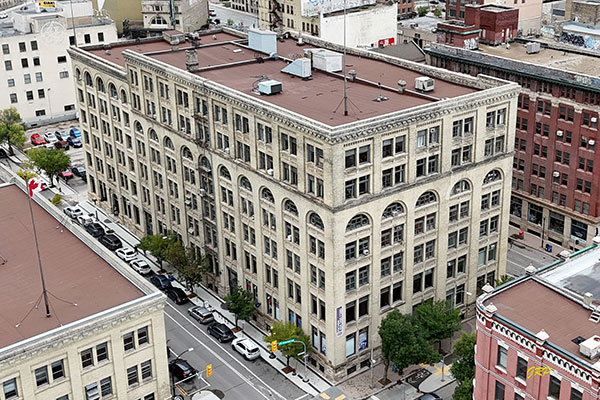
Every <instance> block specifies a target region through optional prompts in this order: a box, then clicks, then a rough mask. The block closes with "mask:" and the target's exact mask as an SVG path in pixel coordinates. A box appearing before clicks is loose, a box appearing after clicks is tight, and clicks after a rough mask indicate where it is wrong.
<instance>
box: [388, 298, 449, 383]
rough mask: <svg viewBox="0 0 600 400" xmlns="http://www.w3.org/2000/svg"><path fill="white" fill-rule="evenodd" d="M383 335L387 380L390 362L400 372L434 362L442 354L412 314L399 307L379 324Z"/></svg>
mask: <svg viewBox="0 0 600 400" xmlns="http://www.w3.org/2000/svg"><path fill="white" fill-rule="evenodd" d="M379 336H380V337H381V355H382V357H383V365H384V375H383V380H384V382H387V381H388V379H387V375H388V369H389V367H390V364H394V365H396V368H398V372H399V373H400V374H402V371H403V370H404V369H405V368H406V367H408V366H410V365H414V364H420V363H430V364H431V363H434V362H436V361H438V360H439V358H440V355H439V354H438V353H437V352H436V351H435V350H434V349H433V347H432V346H431V344H430V343H429V342H428V341H427V338H426V337H425V336H424V334H423V328H422V327H421V326H420V325H419V324H418V322H417V320H416V319H415V318H414V317H413V316H412V315H406V314H402V313H400V311H398V310H397V309H394V310H392V311H390V312H389V313H388V314H387V315H386V316H385V318H384V319H383V320H382V321H381V325H380V326H379Z"/></svg>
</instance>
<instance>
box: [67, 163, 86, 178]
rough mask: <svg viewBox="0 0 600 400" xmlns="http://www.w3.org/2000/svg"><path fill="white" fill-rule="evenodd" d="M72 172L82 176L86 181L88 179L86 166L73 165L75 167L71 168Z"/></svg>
mask: <svg viewBox="0 0 600 400" xmlns="http://www.w3.org/2000/svg"><path fill="white" fill-rule="evenodd" d="M71 172H72V173H73V175H75V176H78V177H80V178H82V179H83V180H84V181H85V180H86V170H85V167H82V166H81V165H79V166H76V167H73V168H71Z"/></svg>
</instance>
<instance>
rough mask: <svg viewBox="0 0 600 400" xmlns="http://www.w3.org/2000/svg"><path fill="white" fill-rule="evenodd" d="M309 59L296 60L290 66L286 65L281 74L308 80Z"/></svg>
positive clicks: (309, 74) (309, 72)
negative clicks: (284, 73)
mask: <svg viewBox="0 0 600 400" xmlns="http://www.w3.org/2000/svg"><path fill="white" fill-rule="evenodd" d="M310 64H311V63H310V59H309V58H304V57H303V58H297V59H295V60H294V61H293V62H292V63H291V64H289V65H287V66H286V67H285V68H284V69H282V70H281V72H287V73H288V74H290V75H294V76H299V77H300V78H302V79H308V78H310V77H311V76H312V71H311V65H310Z"/></svg>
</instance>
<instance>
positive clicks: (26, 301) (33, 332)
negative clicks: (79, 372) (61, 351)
mask: <svg viewBox="0 0 600 400" xmlns="http://www.w3.org/2000/svg"><path fill="white" fill-rule="evenodd" d="M27 203H28V200H27V195H26V194H25V193H24V192H23V191H22V190H21V189H19V188H18V187H17V186H16V185H14V184H7V185H4V186H0V226H2V229H0V256H1V257H0V293H2V301H1V302H0V349H1V348H3V347H6V346H9V345H11V344H15V343H18V342H20V341H23V340H25V339H28V338H32V337H34V336H37V335H39V334H42V333H44V332H47V331H50V330H52V329H55V328H59V327H60V326H62V325H66V324H69V323H71V322H74V321H78V320H81V319H83V318H86V317H89V316H91V315H94V314H97V313H99V312H102V311H106V310H109V309H111V308H113V307H116V306H119V305H121V304H124V303H127V302H129V301H132V300H134V299H137V298H141V297H143V296H144V293H143V292H142V291H141V290H140V289H138V288H137V287H136V286H135V285H134V284H133V283H131V282H130V281H129V280H127V279H126V278H125V277H124V276H123V275H121V274H120V273H119V272H118V271H117V270H115V269H114V268H113V267H111V266H110V265H109V264H108V263H107V262H106V261H104V260H103V259H102V258H101V257H100V256H99V255H98V254H96V253H95V252H94V251H92V250H91V249H90V248H89V247H88V246H87V245H85V244H84V243H83V242H82V241H81V240H80V239H78V238H77V237H76V236H75V235H74V234H73V233H71V232H70V231H69V230H68V229H66V228H64V227H63V226H62V225H61V222H60V221H57V220H56V219H55V218H54V217H52V216H51V215H50V214H49V213H48V212H46V211H45V210H44V209H43V208H42V207H40V206H39V205H38V204H37V203H35V202H32V207H33V215H34V220H35V226H36V231H37V236H38V242H39V249H40V255H41V259H42V266H43V271H44V278H45V282H46V288H47V292H48V298H49V303H50V311H51V314H52V315H51V317H49V318H47V317H46V312H45V307H44V301H43V299H42V297H41V295H42V284H41V278H40V268H39V265H38V259H37V253H36V247H35V244H34V243H35V242H34V235H33V229H32V222H31V215H30V213H29V206H28V204H27ZM36 304H39V306H38V307H37V308H35V305H36ZM73 304H77V306H74V305H73ZM17 325H18V327H17Z"/></svg>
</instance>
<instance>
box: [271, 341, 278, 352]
mask: <svg viewBox="0 0 600 400" xmlns="http://www.w3.org/2000/svg"><path fill="white" fill-rule="evenodd" d="M276 351H277V340H273V341H272V342H271V353H275V352H276Z"/></svg>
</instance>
